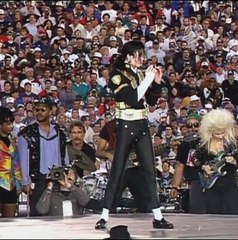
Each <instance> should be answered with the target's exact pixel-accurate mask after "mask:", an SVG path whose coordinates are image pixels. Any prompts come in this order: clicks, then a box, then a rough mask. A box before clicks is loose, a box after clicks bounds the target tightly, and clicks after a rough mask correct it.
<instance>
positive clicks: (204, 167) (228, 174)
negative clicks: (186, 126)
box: [195, 109, 238, 214]
mask: <svg viewBox="0 0 238 240" xmlns="http://www.w3.org/2000/svg"><path fill="white" fill-rule="evenodd" d="M235 125H236V124H235V119H234V117H233V115H232V114H231V113H230V112H229V111H227V110H225V109H214V110H211V111H210V112H208V113H207V114H205V115H204V116H203V119H202V121H201V126H200V129H199V134H200V138H201V140H200V145H199V147H198V148H197V150H196V152H195V158H196V159H195V165H196V166H197V167H198V169H199V176H200V180H201V184H202V187H203V192H204V197H205V203H206V209H207V213H211V214H238V204H237V202H238V188H237V184H236V180H235V172H236V169H237V160H238V154H237V151H238V150H237V143H236V139H235Z"/></svg>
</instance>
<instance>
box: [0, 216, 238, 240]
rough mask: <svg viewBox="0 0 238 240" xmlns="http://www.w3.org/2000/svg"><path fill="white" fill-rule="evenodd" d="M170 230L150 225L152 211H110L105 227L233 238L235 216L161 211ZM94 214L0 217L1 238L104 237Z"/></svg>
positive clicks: (237, 230)
mask: <svg viewBox="0 0 238 240" xmlns="http://www.w3.org/2000/svg"><path fill="white" fill-rule="evenodd" d="M164 215H165V217H166V219H168V220H169V221H171V222H173V223H174V226H175V228H174V229H172V230H155V229H153V228H152V218H153V215H152V214H140V213H135V214H112V215H110V220H109V222H108V228H109V229H110V228H111V227H114V226H116V225H127V226H128V231H129V233H130V235H131V238H132V239H160V238H161V239H171V238H181V239H188V238H191V239H237V236H238V216H227V215H192V214H181V213H180V214H164ZM98 219H99V215H98V214H92V215H90V214H86V215H84V216H80V217H73V218H69V217H65V218H55V217H44V218H43V217H41V218H35V217H34V218H33V217H32V218H20V217H19V218H12V219H10V218H7V219H6V218H5V219H0V238H1V239H46V238H47V239H104V238H107V237H109V234H108V232H107V231H103V230H95V229H94V226H95V223H96V222H97V220H98Z"/></svg>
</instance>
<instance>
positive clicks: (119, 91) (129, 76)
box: [108, 68, 163, 109]
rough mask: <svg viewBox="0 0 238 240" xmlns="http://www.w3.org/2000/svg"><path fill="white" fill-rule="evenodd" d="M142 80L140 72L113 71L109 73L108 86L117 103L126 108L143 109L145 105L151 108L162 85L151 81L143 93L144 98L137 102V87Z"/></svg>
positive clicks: (128, 70) (142, 76) (142, 75)
mask: <svg viewBox="0 0 238 240" xmlns="http://www.w3.org/2000/svg"><path fill="white" fill-rule="evenodd" d="M144 78H145V76H144V74H143V72H142V71H141V70H137V73H135V72H134V71H133V70H132V69H130V68H124V69H122V70H120V69H114V70H112V71H111V73H110V79H109V84H108V86H109V88H110V89H111V90H112V92H113V93H114V95H115V100H116V102H117V103H124V104H126V106H127V108H132V109H144V108H145V103H147V104H148V105H152V106H153V105H155V104H156V102H157V99H158V98H159V97H160V93H161V88H162V85H163V84H157V83H155V82H154V81H153V82H152V83H151V85H150V87H149V88H148V89H147V91H146V93H145V98H142V99H140V101H138V99H137V87H138V86H139V85H140V83H141V81H143V80H144Z"/></svg>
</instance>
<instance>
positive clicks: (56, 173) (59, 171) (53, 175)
mask: <svg viewBox="0 0 238 240" xmlns="http://www.w3.org/2000/svg"><path fill="white" fill-rule="evenodd" d="M68 172H69V167H65V166H62V167H55V166H53V167H52V168H51V169H50V180H51V181H58V180H63V179H64V173H65V174H68Z"/></svg>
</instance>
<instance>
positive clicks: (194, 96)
mask: <svg viewBox="0 0 238 240" xmlns="http://www.w3.org/2000/svg"><path fill="white" fill-rule="evenodd" d="M197 100H200V97H198V96H197V95H192V96H191V97H190V102H192V101H197Z"/></svg>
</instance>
